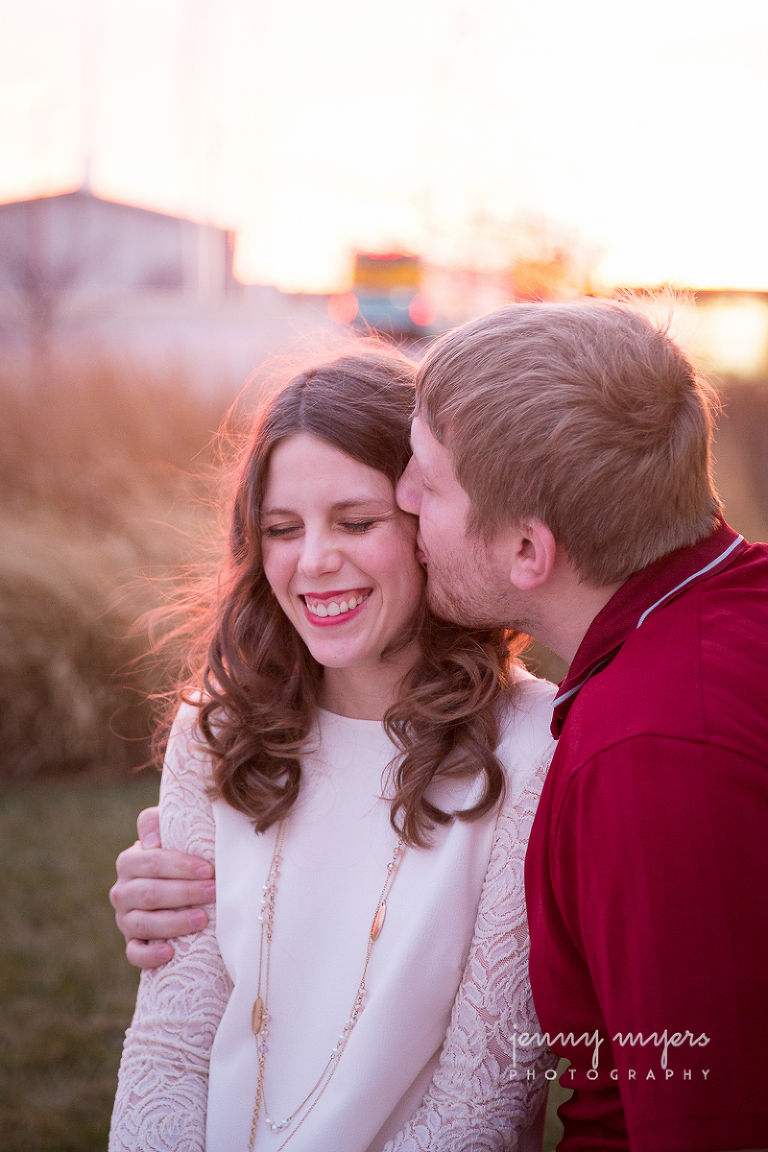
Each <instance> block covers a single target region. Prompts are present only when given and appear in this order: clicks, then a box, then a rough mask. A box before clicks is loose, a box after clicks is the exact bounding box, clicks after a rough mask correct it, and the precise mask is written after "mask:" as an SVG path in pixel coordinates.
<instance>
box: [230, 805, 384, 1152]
mask: <svg viewBox="0 0 768 1152" xmlns="http://www.w3.org/2000/svg"><path fill="white" fill-rule="evenodd" d="M285 826H286V819H283V820H281V821H280V826H279V828H278V831H277V837H276V840H275V850H274V852H273V853H272V862H271V864H270V866H269V872H268V874H267V882H266V884H265V885H264V894H263V896H262V898H261V911H260V913H259V924H260V936H259V983H258V988H257V990H256V999H255V1001H254V1003H253V1011H252V1014H251V1027H252V1029H253V1034H254V1037H255V1038H256V1053H257V1060H258V1071H257V1077H256V1099H255V1101H254V1105H253V1120H252V1122H251V1135H250V1138H249V1140H248V1152H253V1146H254V1143H255V1141H256V1128H257V1125H258V1123H259V1116H260V1114H261V1109H262V1106H263V1108H264V1120H265V1122H266V1123H267V1125H268V1126H269V1128H270V1129H271V1130H272V1131H273V1132H282V1131H284V1130H285V1129H286V1128H289V1127H290V1126H291V1125H294V1128H293V1131H292V1132H291V1133H290V1134H289V1135H288V1136H286V1138H285V1140H284V1141H283V1143H282V1144H281V1145H280V1148H279V1149H278V1150H277V1152H280V1149H282V1148H285V1146H286V1144H287V1143H288V1141H289V1140H291V1139H292V1138H293V1137H294V1136H295V1135H296V1133H297V1132H298V1130H299V1128H300V1127H301V1125H302V1124H303V1123H304V1121H305V1120H306V1119H307V1117H308V1116H309V1114H310V1113H311V1112H312V1109H313V1108H314V1107H315V1105H316V1104H317V1102H318V1101H319V1100H320V1097H321V1096H322V1095H323V1093H324V1092H325V1090H326V1088H327V1087H328V1085H329V1083H330V1082H331V1077H332V1076H333V1074H334V1072H335V1071H336V1069H337V1068H338V1066H339V1061H340V1060H341V1057H342V1055H343V1054H344V1049H345V1048H346V1046H347V1042H348V1041H349V1038H350V1036H351V1035H352V1031H353V1029H354V1027H355V1024H357V1021H358V1020H359V1018H360V1014H361V1012H362V1011H363V1008H364V1006H365V995H366V986H365V978H366V976H367V974H368V965H369V963H370V960H371V952H372V951H373V946H374V944H375V943H376V941H377V940H378V938H379V936H380V935H381V930H382V928H383V927H384V919H385V917H386V915H387V899H388V897H389V893H390V891H391V888H392V885H393V884H394V881H395V877H396V875H397V871H398V868H399V867H400V862H401V861H402V858H403V856H404V854H405V844H404V843H403V840H402V837H401V838H400V840H398V843H397V847H396V848H395V851H394V854H393V856H392V859H391V860H390V862H389V864H387V878H386V880H385V881H384V887H383V888H382V890H381V895H380V896H379V899H378V901H377V902H376V911H375V914H374V917H373V922H372V924H371V928H370V931H369V933H368V947H367V948H366V952H365V963H364V964H363V974H362V976H361V977H360V983H359V984H358V986H357V991H356V993H355V998H354V1001H353V1002H352V1011H351V1012H350V1014H349V1017H348V1018H347V1021H346V1023H345V1025H344V1027H343V1029H342V1031H341V1033H340V1035H339V1038H338V1040H337V1041H336V1046H335V1047H334V1049H333V1051H332V1052H331V1054H330V1056H329V1057H328V1062H327V1064H326V1065H325V1067H324V1068H323V1070H322V1072H321V1073H320V1075H319V1077H318V1078H317V1080H316V1081H315V1084H314V1085H313V1087H312V1088H311V1089H310V1090H309V1092H308V1093H307V1095H306V1096H305V1097H304V1099H303V1100H302V1102H301V1103H300V1104H299V1105H298V1107H297V1108H294V1110H293V1112H291V1114H290V1116H287V1117H285V1119H283V1120H275V1119H274V1118H273V1117H272V1116H270V1112H269V1108H268V1107H267V1101H266V1097H265V1094H264V1073H265V1069H266V1065H267V1054H268V1052H269V1045H268V1043H267V1040H268V1039H269V1025H270V1023H271V1020H272V1017H271V1016H270V1014H269V972H270V967H271V960H272V937H273V934H274V926H275V897H276V895H277V879H278V876H279V875H280V864H281V862H282V859H283V856H282V852H283V841H284V839H285Z"/></svg>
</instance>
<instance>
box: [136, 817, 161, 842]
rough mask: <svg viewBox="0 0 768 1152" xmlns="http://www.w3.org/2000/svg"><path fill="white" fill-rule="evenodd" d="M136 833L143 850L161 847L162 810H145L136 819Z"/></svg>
mask: <svg viewBox="0 0 768 1152" xmlns="http://www.w3.org/2000/svg"><path fill="white" fill-rule="evenodd" d="M136 831H137V832H138V834H139V840H140V841H141V846H142V848H159V847H160V809H159V808H157V807H155V808H145V809H144V811H143V812H139V815H138V817H137V819H136Z"/></svg>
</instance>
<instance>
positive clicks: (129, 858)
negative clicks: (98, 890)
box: [117, 842, 213, 883]
mask: <svg viewBox="0 0 768 1152" xmlns="http://www.w3.org/2000/svg"><path fill="white" fill-rule="evenodd" d="M117 876H118V883H119V882H120V881H126V880H135V879H136V878H137V877H143V878H147V879H152V878H159V879H162V880H196V879H210V878H211V877H212V876H213V865H212V864H209V863H208V861H207V860H203V858H202V856H188V855H187V853H186V852H176V851H175V849H172V848H142V847H141V845H140V844H139V843H138V842H137V843H136V844H132V845H131V847H130V848H126V849H125V851H124V852H121V853H120V855H119V856H118V858H117Z"/></svg>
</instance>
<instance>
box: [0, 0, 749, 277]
mask: <svg viewBox="0 0 768 1152" xmlns="http://www.w3.org/2000/svg"><path fill="white" fill-rule="evenodd" d="M0 101H1V102H2V118H1V119H0V198H2V199H4V200H10V199H18V198H22V197H26V196H29V195H36V194H41V193H51V192H57V191H64V190H67V189H69V188H72V187H76V186H78V185H79V184H81V183H82V181H83V178H84V173H85V170H86V160H87V158H90V179H91V185H92V188H93V190H94V191H95V192H96V193H97V194H99V195H102V196H105V197H109V198H114V199H119V200H126V201H128V202H131V203H136V204H141V205H145V206H148V207H152V208H158V209H160V210H163V211H168V212H174V213H175V212H178V213H182V214H186V215H191V216H194V217H199V218H201V219H207V220H211V221H213V222H215V223H218V224H222V225H225V226H227V227H232V228H236V229H237V231H238V236H239V244H238V250H237V263H236V269H237V272H238V274H239V276H240V278H241V279H243V280H245V281H258V282H267V283H276V284H278V285H279V286H280V287H283V288H286V289H293V290H304V291H323V290H326V291H327V290H333V289H337V288H341V287H343V286H344V278H345V275H346V272H347V269H348V260H349V253H350V251H352V250H353V249H355V248H363V249H403V248H407V249H411V250H413V251H416V252H421V253H424V254H425V255H427V256H428V257H429V258H430V259H432V260H434V261H437V262H442V263H464V264H472V263H474V264H476V265H477V264H483V263H485V262H489V261H493V260H496V261H497V262H498V261H501V262H503V261H504V260H506V259H507V255H508V254H507V247H508V245H509V243H510V238H511V237H513V236H514V235H515V234H516V231H515V230H516V228H517V227H518V226H519V222H520V221H521V220H527V221H530V222H532V226H533V228H534V231H536V230H537V229H538V230H544V231H546V232H549V233H551V234H552V235H554V236H557V237H561V238H564V240H565V242H566V243H567V244H569V245H571V246H572V247H573V248H574V249H575V250H577V251H578V253H579V255H580V259H583V260H585V261H586V262H588V263H589V264H590V265H592V266H593V267H594V270H595V275H596V276H597V277H598V278H599V279H601V280H603V281H604V282H607V283H616V282H622V283H629V284H655V283H659V282H661V281H668V282H671V283H673V284H679V285H685V286H697V285H700V286H731V287H745V288H749V287H753V288H761V289H768V225H767V223H766V212H767V211H768V208H767V205H768V195H767V194H766V188H767V187H768V159H767V156H768V147H767V146H766V145H767V144H768V139H767V137H768V127H767V126H768V3H766V0H728V2H727V3H726V2H725V0H718V2H717V3H713V2H711V0H645V2H642V3H635V4H623V3H620V2H619V0H578V2H574V0H526V2H525V3H523V2H520V0H387V3H381V2H379V3H371V2H369V0H325V2H324V3H318V2H317V0H313V2H309V0H24V2H23V3H20V2H19V0H13V2H10V0H0Z"/></svg>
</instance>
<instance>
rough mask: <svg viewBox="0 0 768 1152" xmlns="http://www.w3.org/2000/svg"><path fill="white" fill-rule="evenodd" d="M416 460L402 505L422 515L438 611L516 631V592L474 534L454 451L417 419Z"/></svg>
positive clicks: (431, 594) (405, 480)
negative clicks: (512, 617)
mask: <svg viewBox="0 0 768 1152" xmlns="http://www.w3.org/2000/svg"><path fill="white" fill-rule="evenodd" d="M411 446H412V448H413V456H412V457H411V460H410V462H409V464H408V467H407V468H406V469H405V472H404V473H403V475H402V476H401V477H400V482H399V483H398V486H397V502H398V504H399V505H400V507H401V508H402V509H403V510H404V511H406V512H412V513H413V514H414V515H417V516H418V517H419V532H418V536H417V538H416V546H417V548H418V549H419V558H420V559H421V560H422V562H423V563H424V564H425V565H426V568H427V600H428V602H429V606H430V608H431V609H432V611H433V612H435V613H436V614H437V615H438V616H443V617H445V618H446V619H448V620H454V621H455V622H456V623H458V624H466V625H469V626H472V627H479V628H489V627H499V626H501V627H512V626H514V624H515V622H514V621H513V620H512V619H511V618H510V615H511V614H514V611H515V610H514V607H513V606H512V605H511V603H510V599H511V594H512V592H513V589H512V586H511V585H510V582H509V578H508V574H507V573H506V572H505V569H504V563H503V557H500V556H499V554H498V549H496V548H495V547H494V544H493V541H492V542H491V544H490V545H489V546H486V545H485V543H484V542H483V540H482V539H480V538H479V537H478V536H477V535H476V534H475V533H473V532H470V531H469V530H468V524H469V519H470V514H471V509H472V505H471V501H470V499H469V496H468V495H467V493H466V491H465V490H464V489H463V488H462V486H461V484H460V483H459V481H458V480H457V479H456V475H455V473H454V471H453V462H452V460H451V454H450V451H449V450H448V448H447V447H446V446H445V445H444V444H441V443H440V441H439V440H437V439H436V438H435V437H434V436H433V435H432V432H431V431H430V429H429V426H428V425H427V423H426V421H424V420H423V419H422V418H421V417H420V416H416V417H414V420H413V425H412V427H411Z"/></svg>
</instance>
